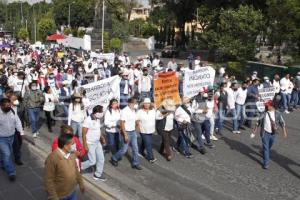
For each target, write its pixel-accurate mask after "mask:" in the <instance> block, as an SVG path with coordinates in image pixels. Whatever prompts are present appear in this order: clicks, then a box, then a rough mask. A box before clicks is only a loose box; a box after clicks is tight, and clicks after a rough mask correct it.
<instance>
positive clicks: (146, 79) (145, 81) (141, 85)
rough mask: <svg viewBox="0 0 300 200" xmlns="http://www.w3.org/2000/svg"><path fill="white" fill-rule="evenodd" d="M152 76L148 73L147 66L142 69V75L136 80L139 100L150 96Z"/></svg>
mask: <svg viewBox="0 0 300 200" xmlns="http://www.w3.org/2000/svg"><path fill="white" fill-rule="evenodd" d="M151 88H152V77H151V76H150V75H149V74H148V68H144V69H143V75H142V76H141V77H140V78H139V81H138V92H139V94H140V99H139V100H140V102H141V101H143V100H144V99H145V98H151Z"/></svg>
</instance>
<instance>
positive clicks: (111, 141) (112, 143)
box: [106, 132, 120, 154]
mask: <svg viewBox="0 0 300 200" xmlns="http://www.w3.org/2000/svg"><path fill="white" fill-rule="evenodd" d="M106 136H107V143H108V148H109V150H110V151H111V152H112V153H113V154H114V153H116V152H117V151H118V150H119V148H120V145H119V143H120V133H119V132H116V133H111V132H106Z"/></svg>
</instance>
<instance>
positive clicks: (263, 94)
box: [258, 87, 275, 102]
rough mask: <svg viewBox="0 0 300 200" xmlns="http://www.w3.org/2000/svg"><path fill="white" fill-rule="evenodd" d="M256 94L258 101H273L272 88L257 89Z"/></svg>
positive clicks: (273, 93) (273, 90)
mask: <svg viewBox="0 0 300 200" xmlns="http://www.w3.org/2000/svg"><path fill="white" fill-rule="evenodd" d="M258 93H259V96H260V100H261V101H263V102H266V101H269V100H273V99H274V96H275V88H274V87H268V88H261V89H258Z"/></svg>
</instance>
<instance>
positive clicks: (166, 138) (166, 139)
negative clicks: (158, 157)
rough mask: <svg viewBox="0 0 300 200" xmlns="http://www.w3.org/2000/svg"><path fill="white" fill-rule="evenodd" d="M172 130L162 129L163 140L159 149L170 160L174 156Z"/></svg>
mask: <svg viewBox="0 0 300 200" xmlns="http://www.w3.org/2000/svg"><path fill="white" fill-rule="evenodd" d="M172 132H173V131H162V142H161V145H160V150H159V152H160V153H161V154H163V155H164V156H165V157H166V158H167V159H168V160H170V159H171V156H172V152H171V143H172V138H171V134H172Z"/></svg>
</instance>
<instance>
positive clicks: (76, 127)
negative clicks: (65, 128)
mask: <svg viewBox="0 0 300 200" xmlns="http://www.w3.org/2000/svg"><path fill="white" fill-rule="evenodd" d="M71 127H72V129H73V133H74V135H76V136H77V137H78V138H79V140H80V142H81V144H83V143H82V123H79V122H75V121H73V120H72V121H71Z"/></svg>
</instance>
